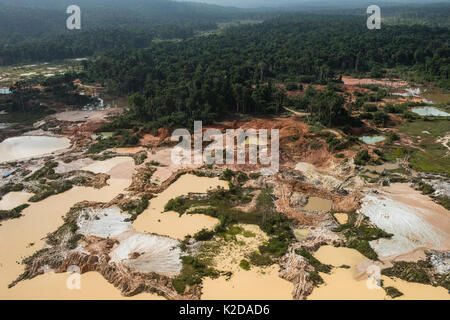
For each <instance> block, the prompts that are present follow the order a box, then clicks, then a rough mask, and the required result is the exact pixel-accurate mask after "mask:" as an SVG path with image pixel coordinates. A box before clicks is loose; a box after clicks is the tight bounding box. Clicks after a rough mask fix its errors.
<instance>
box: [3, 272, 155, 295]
mask: <svg viewBox="0 0 450 320" xmlns="http://www.w3.org/2000/svg"><path fill="white" fill-rule="evenodd" d="M72 276H73V274H70V273H53V272H49V273H46V274H43V275H41V276H38V277H36V278H34V279H31V280H26V281H21V282H19V283H18V284H17V285H16V286H14V287H13V288H12V289H9V292H8V297H7V298H8V299H23V300H33V299H42V300H54V299H58V300H84V299H95V300H122V299H134V300H136V299H139V300H141V299H145V300H164V298H163V297H160V296H158V295H155V294H150V293H141V294H138V295H135V296H133V297H125V296H123V295H122V294H121V293H120V291H119V290H117V289H116V288H115V287H114V286H113V285H112V284H111V283H109V282H108V281H107V280H106V279H105V278H103V277H102V276H101V275H100V274H99V273H97V272H87V273H84V274H82V275H80V280H79V282H78V283H79V287H78V286H77V287H75V286H73V283H74V280H72V279H71V277H72ZM67 282H69V286H68V285H67ZM70 284H72V285H70ZM69 288H71V289H69Z"/></svg>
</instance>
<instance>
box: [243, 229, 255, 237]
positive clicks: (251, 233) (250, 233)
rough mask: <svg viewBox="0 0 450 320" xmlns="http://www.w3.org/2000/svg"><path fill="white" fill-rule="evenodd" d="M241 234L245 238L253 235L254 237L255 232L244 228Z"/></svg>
mask: <svg viewBox="0 0 450 320" xmlns="http://www.w3.org/2000/svg"><path fill="white" fill-rule="evenodd" d="M242 235H243V236H244V237H246V238H254V237H256V234H255V233H253V232H251V231H248V230H244V231H243V232H242Z"/></svg>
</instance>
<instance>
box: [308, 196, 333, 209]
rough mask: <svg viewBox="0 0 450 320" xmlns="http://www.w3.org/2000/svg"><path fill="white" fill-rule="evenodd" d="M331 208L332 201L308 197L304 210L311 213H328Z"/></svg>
mask: <svg viewBox="0 0 450 320" xmlns="http://www.w3.org/2000/svg"><path fill="white" fill-rule="evenodd" d="M332 206H333V201H331V200H328V199H322V198H318V197H310V198H309V200H308V203H307V205H306V206H305V207H304V208H305V209H306V210H312V211H330V210H331V208H332Z"/></svg>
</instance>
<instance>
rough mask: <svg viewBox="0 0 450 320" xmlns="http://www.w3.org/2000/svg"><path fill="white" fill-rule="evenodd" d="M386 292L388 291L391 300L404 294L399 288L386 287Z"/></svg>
mask: <svg viewBox="0 0 450 320" xmlns="http://www.w3.org/2000/svg"><path fill="white" fill-rule="evenodd" d="M384 291H386V294H387V295H388V296H390V297H391V298H398V297H400V296H402V295H403V293H402V292H400V291H399V290H398V289H397V288H394V287H386V288H384Z"/></svg>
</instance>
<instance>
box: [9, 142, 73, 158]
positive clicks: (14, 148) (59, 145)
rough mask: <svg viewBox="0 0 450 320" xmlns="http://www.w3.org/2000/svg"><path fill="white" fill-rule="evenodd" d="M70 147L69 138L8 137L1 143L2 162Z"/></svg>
mask: <svg viewBox="0 0 450 320" xmlns="http://www.w3.org/2000/svg"><path fill="white" fill-rule="evenodd" d="M69 147H70V140H69V139H67V138H56V137H46V136H21V137H14V138H8V139H6V140H4V141H3V142H2V143H0V162H8V161H15V160H21V159H26V158H30V157H37V156H42V155H45V154H49V153H52V152H55V151H58V150H62V149H66V148H69Z"/></svg>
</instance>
